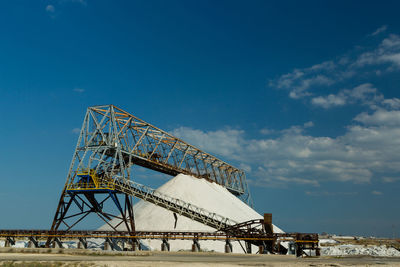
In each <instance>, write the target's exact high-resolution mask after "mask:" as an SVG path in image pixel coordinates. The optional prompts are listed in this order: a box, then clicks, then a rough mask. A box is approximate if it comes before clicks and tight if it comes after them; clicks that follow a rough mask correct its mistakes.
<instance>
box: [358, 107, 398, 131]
mask: <svg viewBox="0 0 400 267" xmlns="http://www.w3.org/2000/svg"><path fill="white" fill-rule="evenodd" d="M354 120H356V121H358V122H362V123H364V124H369V125H378V126H385V127H388V126H400V111H399V110H390V111H389V110H385V109H378V110H376V111H375V112H373V113H372V114H368V113H366V112H363V113H361V114H358V115H357V116H356V117H355V118H354Z"/></svg>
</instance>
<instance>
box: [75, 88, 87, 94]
mask: <svg viewBox="0 0 400 267" xmlns="http://www.w3.org/2000/svg"><path fill="white" fill-rule="evenodd" d="M74 92H77V93H80V94H81V93H83V92H85V89H83V88H74Z"/></svg>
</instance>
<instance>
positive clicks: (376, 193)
mask: <svg viewBox="0 0 400 267" xmlns="http://www.w3.org/2000/svg"><path fill="white" fill-rule="evenodd" d="M371 194H373V195H376V196H380V195H383V193H382V192H380V191H375V190H374V191H372V192H371Z"/></svg>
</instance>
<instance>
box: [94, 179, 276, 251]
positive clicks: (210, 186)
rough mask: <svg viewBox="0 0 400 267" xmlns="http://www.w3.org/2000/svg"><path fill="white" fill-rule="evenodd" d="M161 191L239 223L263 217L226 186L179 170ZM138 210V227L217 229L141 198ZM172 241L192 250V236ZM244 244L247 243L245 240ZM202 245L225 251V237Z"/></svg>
mask: <svg viewBox="0 0 400 267" xmlns="http://www.w3.org/2000/svg"><path fill="white" fill-rule="evenodd" d="M157 191H159V192H161V193H164V194H166V195H169V196H171V197H174V198H177V199H181V200H183V201H185V202H188V203H191V204H194V205H196V206H198V207H201V208H203V209H205V210H207V211H210V212H214V213H216V214H219V215H221V216H224V217H227V218H229V219H231V220H234V221H236V222H238V223H239V222H244V221H249V220H253V219H261V218H262V216H261V215H260V214H258V213H257V212H256V211H255V210H253V209H252V208H251V207H249V206H247V205H246V204H245V203H243V202H242V201H241V200H240V199H238V198H237V197H235V196H234V195H233V194H232V193H230V192H229V191H228V190H227V189H226V188H224V187H223V186H220V185H218V184H216V183H210V182H208V181H206V180H204V179H198V178H195V177H192V176H188V175H184V174H179V175H177V176H176V177H174V178H173V179H171V180H169V181H168V182H167V183H165V184H164V185H162V186H161V187H159V188H158V189H157ZM134 213H135V224H136V230H137V231H203V232H213V231H215V229H213V228H211V227H209V226H206V225H203V224H201V223H199V222H196V221H193V220H191V219H189V218H186V217H184V216H180V215H178V216H177V220H176V221H175V217H174V214H173V213H172V212H171V211H168V210H166V209H164V208H161V207H158V206H156V205H154V204H151V203H149V202H145V201H140V202H138V203H137V204H136V205H135V206H134ZM175 223H176V225H175ZM124 227H125V226H124V225H123V224H121V225H120V230H125V229H124ZM109 229H110V228H109V226H108V225H104V226H102V227H101V228H100V230H109ZM273 230H274V232H277V233H280V232H283V231H282V230H281V229H279V228H278V227H276V226H274V229H273ZM141 242H142V244H143V245H145V246H147V247H148V248H149V249H151V250H160V249H161V241H160V240H141ZM169 242H170V247H171V251H179V250H190V249H191V245H192V243H193V241H192V240H170V241H169ZM242 245H243V246H244V244H243V242H242ZM200 246H201V249H202V250H206V251H218V252H223V251H224V246H225V241H210V240H201V241H200ZM232 246H233V252H236V253H240V252H243V250H242V248H241V246H240V244H239V243H238V242H237V241H235V242H232ZM257 250H258V248H255V247H254V248H253V251H254V252H256V251H257ZM254 252H253V253H254Z"/></svg>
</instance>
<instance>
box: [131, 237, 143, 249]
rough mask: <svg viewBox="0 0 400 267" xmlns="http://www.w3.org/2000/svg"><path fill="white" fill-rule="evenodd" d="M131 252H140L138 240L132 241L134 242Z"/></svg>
mask: <svg viewBox="0 0 400 267" xmlns="http://www.w3.org/2000/svg"><path fill="white" fill-rule="evenodd" d="M132 250H133V251H140V250H141V247H140V242H139V240H137V239H134V240H133V241H132Z"/></svg>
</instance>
